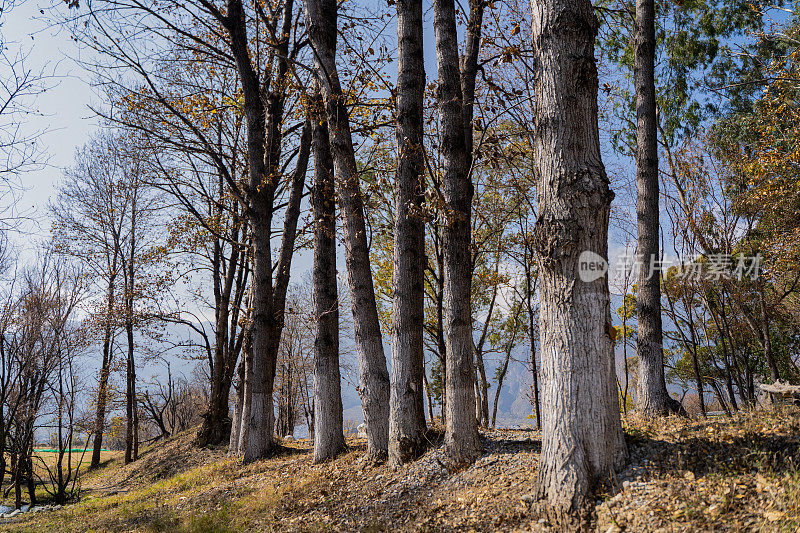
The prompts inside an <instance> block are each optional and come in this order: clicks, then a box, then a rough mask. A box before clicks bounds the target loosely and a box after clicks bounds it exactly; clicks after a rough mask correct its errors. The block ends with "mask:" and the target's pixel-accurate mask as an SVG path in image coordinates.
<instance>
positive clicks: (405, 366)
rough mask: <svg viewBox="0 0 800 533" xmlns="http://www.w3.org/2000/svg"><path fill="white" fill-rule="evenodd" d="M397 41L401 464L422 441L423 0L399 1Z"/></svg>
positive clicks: (396, 360)
mask: <svg viewBox="0 0 800 533" xmlns="http://www.w3.org/2000/svg"><path fill="white" fill-rule="evenodd" d="M397 42H398V51H397V147H398V163H397V174H396V178H395V217H396V218H395V226H394V279H393V282H392V289H393V293H394V299H393V306H392V318H393V320H392V373H391V395H390V403H389V406H390V408H389V459H390V461H391V462H392V463H394V464H402V463H405V462H408V461H410V460H412V459H414V458H415V457H417V456H418V455H419V454H420V453H421V452H422V449H423V444H424V442H425V441H424V439H423V435H424V431H425V411H424V401H423V389H422V388H423V374H424V372H425V368H424V359H423V357H424V351H423V327H424V321H425V317H424V298H425V287H424V282H425V275H424V271H425V262H426V259H425V224H424V220H423V218H422V203H423V194H424V189H425V182H424V179H425V177H424V171H425V161H424V154H423V139H422V132H423V130H422V120H423V117H422V113H423V98H424V93H425V62H424V58H423V53H422V42H423V40H422V0H398V2H397Z"/></svg>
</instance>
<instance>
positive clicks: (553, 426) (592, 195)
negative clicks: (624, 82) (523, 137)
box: [531, 0, 627, 529]
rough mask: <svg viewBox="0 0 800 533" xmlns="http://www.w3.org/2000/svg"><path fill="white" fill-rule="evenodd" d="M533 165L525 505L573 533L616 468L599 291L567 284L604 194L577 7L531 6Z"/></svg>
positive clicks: (603, 287) (590, 239)
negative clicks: (534, 449) (534, 424)
mask: <svg viewBox="0 0 800 533" xmlns="http://www.w3.org/2000/svg"><path fill="white" fill-rule="evenodd" d="M531 8H532V12H533V13H532V20H533V46H534V53H535V56H536V61H535V72H534V77H535V80H536V83H535V86H534V92H535V95H534V97H535V100H534V101H535V106H536V109H535V117H536V119H535V125H534V132H535V133H534V160H535V168H536V178H537V195H538V213H539V215H538V220H537V222H536V227H535V229H534V236H533V239H534V240H533V244H534V248H535V250H536V252H537V254H536V255H537V263H538V270H539V280H540V301H541V304H540V311H539V332H540V335H541V353H542V361H541V365H542V368H541V370H542V385H543V395H542V396H543V397H542V414H543V417H542V418H543V420H542V453H541V459H540V467H539V475H538V480H537V488H536V493H537V495H538V497H539V498H541V499H545V500H546V502H545V503H544V505H543V510H544V512H545V513H546V514H548V515H549V517H550V519H551V522H554V523H556V524H560V525H561V527H564V528H568V529H569V528H575V527H576V526H581V525H585V519H586V518H587V513H588V510H589V509H590V508H591V507H593V504H594V500H593V498H592V491H593V490H594V488H595V487H597V486H598V484H600V483H602V482H603V481H604V480H607V479H608V478H609V476H610V475H611V473H612V472H613V471H614V470H615V469H616V468H618V467H619V466H621V465H622V463H623V462H624V460H625V457H626V454H627V452H626V448H625V441H624V438H623V434H622V428H621V424H620V416H619V403H618V399H617V391H616V379H615V371H614V355H613V344H612V331H613V330H612V325H611V324H612V323H611V311H610V307H609V303H610V298H609V290H608V279H607V278H606V277H605V276H602V277H600V278H598V279H595V280H594V281H588V282H584V281H582V280H581V279H580V278H579V272H578V268H579V260H578V258H579V256H580V255H581V252H583V251H590V252H593V253H594V254H597V255H598V256H600V257H601V258H603V259H604V260H605V259H606V257H607V246H608V241H607V239H608V222H609V211H610V206H611V200H612V198H613V193H612V192H611V190H610V188H609V181H608V178H607V176H606V173H605V168H604V167H603V162H602V161H601V158H600V138H599V132H598V125H597V85H598V81H597V66H596V64H595V58H594V39H595V37H596V35H597V26H598V23H597V20H596V19H595V17H594V14H593V8H592V4H591V2H590V1H589V0H533V1H532V5H531Z"/></svg>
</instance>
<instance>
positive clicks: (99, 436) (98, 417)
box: [89, 247, 118, 469]
mask: <svg viewBox="0 0 800 533" xmlns="http://www.w3.org/2000/svg"><path fill="white" fill-rule="evenodd" d="M117 254H118V248H117V247H115V249H114V260H113V262H112V264H111V268H110V272H111V275H110V276H109V279H108V292H107V293H106V298H107V306H106V317H105V324H104V325H103V361H102V364H101V365H100V380H99V383H98V384H97V403H96V408H95V409H96V410H95V423H94V440H93V448H92V462H91V463H90V465H89V468H90V469H95V468H98V467H99V466H100V452H101V451H102V449H103V432H104V431H105V425H106V404H107V403H108V378H109V375H110V373H111V359H112V355H113V354H112V352H111V336H112V332H113V327H114V326H113V324H112V322H111V315H112V313H113V312H114V300H115V287H114V282H115V281H116V277H117Z"/></svg>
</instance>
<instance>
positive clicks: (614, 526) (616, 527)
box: [606, 524, 622, 533]
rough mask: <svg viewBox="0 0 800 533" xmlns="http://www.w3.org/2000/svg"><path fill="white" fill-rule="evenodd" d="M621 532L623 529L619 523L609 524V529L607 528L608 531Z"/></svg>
mask: <svg viewBox="0 0 800 533" xmlns="http://www.w3.org/2000/svg"><path fill="white" fill-rule="evenodd" d="M621 532H622V529H620V527H619V526H618V525H617V524H611V525H610V526H608V529H606V533H621Z"/></svg>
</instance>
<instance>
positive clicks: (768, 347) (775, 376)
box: [758, 281, 781, 383]
mask: <svg viewBox="0 0 800 533" xmlns="http://www.w3.org/2000/svg"><path fill="white" fill-rule="evenodd" d="M758 309H759V311H760V312H761V327H762V333H761V337H762V339H763V341H762V345H763V349H764V358H765V359H766V361H767V367H768V368H769V377H770V378H771V379H772V382H773V383H774V382H776V381H778V380H779V379H780V377H781V376H780V372H778V365H777V364H776V363H775V354H773V353H772V336H771V335H770V331H769V322H770V320H769V313H768V312H767V303H766V301H765V299H764V283H763V281H761V282H759V283H758Z"/></svg>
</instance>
